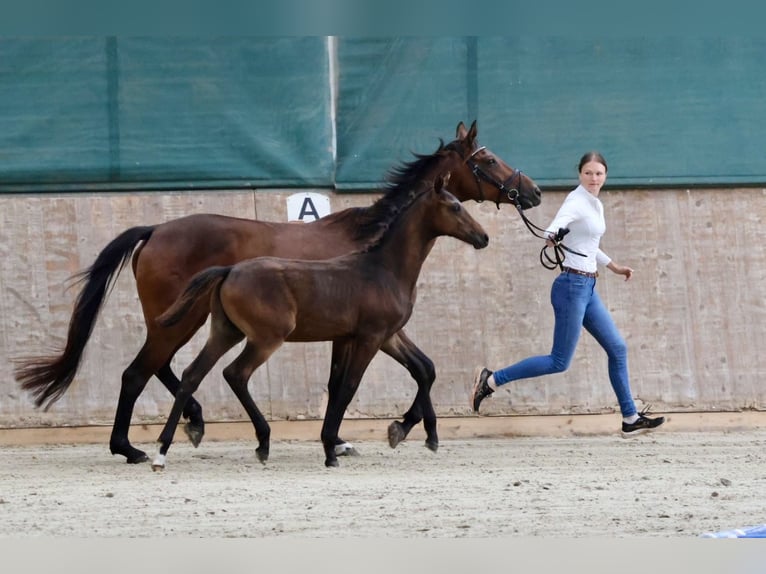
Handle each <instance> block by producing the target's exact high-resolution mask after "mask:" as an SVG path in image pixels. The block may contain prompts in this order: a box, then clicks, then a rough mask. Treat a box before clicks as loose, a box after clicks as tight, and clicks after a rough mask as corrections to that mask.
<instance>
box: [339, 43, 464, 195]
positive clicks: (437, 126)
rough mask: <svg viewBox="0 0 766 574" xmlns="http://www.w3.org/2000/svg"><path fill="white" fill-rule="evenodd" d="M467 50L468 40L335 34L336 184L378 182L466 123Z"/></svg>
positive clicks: (348, 185)
mask: <svg viewBox="0 0 766 574" xmlns="http://www.w3.org/2000/svg"><path fill="white" fill-rule="evenodd" d="M472 50H474V52H473V53H475V40H472V39H466V38H339V39H338V58H337V59H338V72H339V73H338V114H337V116H338V119H337V125H338V128H337V138H338V160H337V171H336V185H337V187H339V188H341V189H343V188H348V189H355V188H356V189H364V188H370V187H375V186H377V185H379V184H380V182H381V181H382V180H383V179H384V178H385V176H386V175H387V173H388V172H389V171H390V170H391V169H393V168H395V167H397V166H399V165H401V164H402V163H403V162H408V161H411V160H413V159H414V156H413V153H420V154H429V153H433V152H434V151H436V149H437V148H438V147H439V140H440V139H442V140H444V141H445V142H449V141H451V140H452V139H454V137H455V128H456V127H457V125H458V122H460V121H463V122H465V123H466V125H470V123H471V121H473V120H474V119H475V109H474V110H469V108H470V107H475V106H472V104H475V97H473V98H472V97H471V88H472V86H473V85H475V79H473V78H472V77H471V74H472V73H473V72H474V71H475V64H474V63H473V62H472V58H471V56H472ZM472 116H473V117H472Z"/></svg>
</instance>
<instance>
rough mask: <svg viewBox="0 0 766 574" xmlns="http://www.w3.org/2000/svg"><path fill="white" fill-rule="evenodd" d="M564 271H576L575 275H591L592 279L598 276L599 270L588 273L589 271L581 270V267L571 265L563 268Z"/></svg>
mask: <svg viewBox="0 0 766 574" xmlns="http://www.w3.org/2000/svg"><path fill="white" fill-rule="evenodd" d="M562 271H563V272H564V273H574V274H575V275H582V276H583V277H590V278H591V279H595V278H596V277H598V271H596V272H595V273H588V272H587V271H580V270H579V269H572V268H571V267H564V268H562Z"/></svg>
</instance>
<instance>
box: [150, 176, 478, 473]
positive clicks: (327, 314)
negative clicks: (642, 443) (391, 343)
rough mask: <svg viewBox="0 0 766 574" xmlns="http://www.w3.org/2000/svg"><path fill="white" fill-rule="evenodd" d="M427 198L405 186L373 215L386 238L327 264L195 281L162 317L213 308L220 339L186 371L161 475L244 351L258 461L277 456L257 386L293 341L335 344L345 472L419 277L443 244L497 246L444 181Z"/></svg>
mask: <svg viewBox="0 0 766 574" xmlns="http://www.w3.org/2000/svg"><path fill="white" fill-rule="evenodd" d="M429 183H430V185H424V186H421V187H425V188H426V189H425V190H423V189H419V190H418V189H412V188H411V187H410V186H398V187H396V188H393V189H392V190H390V191H389V192H388V193H387V194H386V195H385V196H384V197H383V198H381V199H380V200H378V201H377V202H376V203H375V205H374V206H373V207H372V208H371V210H369V212H368V221H364V222H363V223H361V225H362V226H364V227H366V228H372V229H379V230H382V231H381V233H380V237H379V238H378V239H377V240H376V241H373V242H372V243H371V244H370V245H369V246H367V247H366V248H365V249H364V250H362V251H360V252H356V253H351V254H348V255H341V256H339V257H335V258H332V259H327V260H322V261H308V260H304V259H280V258H276V257H259V258H257V259H248V260H246V261H242V262H240V263H237V264H236V265H234V266H218V267H211V268H209V269H207V270H205V271H202V272H200V273H198V274H197V275H195V276H194V277H193V278H192V280H191V281H190V283H189V284H188V286H187V287H186V289H185V290H184V292H183V293H182V294H181V296H180V297H179V298H178V299H177V300H176V302H175V303H173V305H172V306H171V307H170V308H169V309H168V310H167V311H166V312H165V313H163V314H162V315H161V316H160V317H158V318H157V323H158V325H159V326H160V327H166V328H168V327H172V325H174V324H177V323H178V322H179V321H181V320H183V318H184V316H185V315H186V314H187V313H189V312H190V310H191V309H194V308H197V307H199V306H201V305H206V306H208V308H209V309H210V322H211V327H210V334H209V336H208V339H207V342H206V343H205V346H204V347H203V348H202V350H201V351H200V352H199V354H198V355H197V357H196V358H195V359H194V360H193V361H192V363H191V364H190V365H189V367H188V368H186V369H185V370H184V372H183V376H182V378H181V386H180V388H179V390H178V392H177V393H176V396H175V401H174V403H173V407H172V409H171V412H170V415H169V417H168V420H167V422H166V424H165V427H164V428H163V430H162V433H161V434H160V438H159V442H160V450H159V453H158V454H157V456H156V458H155V459H154V462H152V468H153V469H155V470H157V469H161V468H164V467H165V457H166V455H167V452H168V449H169V448H170V444H171V443H172V441H173V435H174V433H175V429H176V427H177V426H178V421H179V419H180V418H181V414H182V410H183V407H184V404H185V403H186V401H187V400H188V399H189V398H190V397H191V396H192V393H194V392H195V391H196V390H197V388H198V387H199V385H200V383H201V382H202V379H203V378H204V377H205V375H207V373H208V372H210V369H212V368H213V366H214V365H215V363H216V362H217V361H218V360H219V359H220V358H221V357H222V356H223V355H224V353H226V352H227V351H228V350H229V349H231V348H232V347H234V345H236V344H237V343H239V342H240V341H242V339H243V338H244V339H245V340H246V343H245V346H244V348H243V349H242V352H241V353H240V354H239V355H238V356H237V358H236V359H234V361H233V362H232V363H231V364H230V365H228V366H227V367H226V368H225V369H224V371H223V376H224V379H226V382H227V383H228V384H229V386H230V387H231V389H232V390H233V391H234V394H235V395H236V396H237V398H238V399H239V401H240V402H241V403H242V406H243V407H244V408H245V410H246V411H247V413H248V415H249V416H250V420H251V421H252V422H253V426H254V427H255V432H256V436H257V438H258V448H257V449H256V456H257V457H258V459H259V460H261V462H265V461H266V459H267V458H268V455H269V438H270V429H269V425H268V423H267V422H266V419H265V418H264V417H263V415H262V414H261V412H260V411H259V410H258V407H257V406H256V404H255V401H254V400H253V398H252V395H251V394H250V392H249V391H248V388H247V383H248V380H249V379H250V377H251V375H252V374H253V373H254V372H255V370H256V369H257V368H258V367H259V366H260V365H262V364H263V363H264V362H266V360H267V359H268V358H269V357H270V356H271V354H272V353H274V351H276V350H277V349H278V348H279V347H280V346H281V345H282V343H284V342H285V341H295V342H311V341H332V363H331V365H330V380H329V382H328V383H327V388H328V391H329V393H328V404H327V410H326V413H325V418H324V423H323V424H322V433H321V437H322V445H323V446H324V452H325V465H326V466H338V459H337V457H336V452H335V446H336V443H337V439H338V430H339V428H340V424H341V421H342V419H343V414H344V413H345V411H346V407H347V406H348V404H349V402H350V401H351V399H352V398H353V397H354V394H355V393H356V390H357V388H358V387H359V383H360V381H361V379H362V375H363V374H364V372H365V370H366V369H367V366H368V365H369V364H370V361H371V360H372V358H373V357H374V356H375V353H377V352H378V350H379V349H380V348H381V347H382V346H383V344H384V343H385V342H386V341H388V340H389V339H390V338H391V337H392V336H393V335H394V334H396V333H398V332H400V331H401V329H402V328H403V327H404V325H405V324H406V323H407V321H408V320H409V318H410V315H411V314H412V309H413V306H414V304H415V292H416V289H415V287H416V284H417V280H418V276H419V275H420V270H421V268H422V266H423V262H424V261H425V259H426V257H427V256H428V254H429V253H430V252H431V248H432V247H433V246H434V243H435V242H436V239H437V238H438V237H440V236H442V235H449V236H451V237H456V238H457V239H460V240H461V241H464V242H466V243H468V244H470V245H473V247H474V248H476V249H482V248H484V247H486V246H487V244H488V243H489V237H488V236H487V233H486V232H485V231H484V229H483V228H482V227H481V225H479V223H478V222H477V221H476V220H475V219H474V218H473V217H471V215H470V213H468V211H467V210H466V209H464V208H463V206H462V205H461V203H460V202H459V201H458V200H457V198H455V196H454V195H452V194H451V193H449V192H448V191H446V190H445V189H443V179H442V176H441V175H439V176H437V177H436V179H435V180H434V181H433V182H429Z"/></svg>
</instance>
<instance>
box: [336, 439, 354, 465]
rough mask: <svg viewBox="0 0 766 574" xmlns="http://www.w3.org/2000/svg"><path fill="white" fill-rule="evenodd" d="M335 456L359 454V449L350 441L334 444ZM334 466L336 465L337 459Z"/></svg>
mask: <svg viewBox="0 0 766 574" xmlns="http://www.w3.org/2000/svg"><path fill="white" fill-rule="evenodd" d="M335 456H359V451H357V450H356V449H355V448H354V445H352V444H351V443H350V442H344V443H341V444H336V445H335ZM335 466H337V461H336V464H335Z"/></svg>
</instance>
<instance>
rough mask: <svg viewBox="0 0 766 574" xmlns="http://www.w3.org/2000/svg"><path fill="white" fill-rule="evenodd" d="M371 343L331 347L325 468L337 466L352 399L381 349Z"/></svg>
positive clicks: (324, 436)
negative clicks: (340, 438)
mask: <svg viewBox="0 0 766 574" xmlns="http://www.w3.org/2000/svg"><path fill="white" fill-rule="evenodd" d="M379 347H380V346H379V344H375V343H374V342H372V341H363V342H359V341H354V340H351V341H343V342H341V341H335V342H334V343H333V347H332V364H331V367H330V380H329V382H328V384H327V388H328V400H327V410H326V411H325V417H324V421H323V423H322V432H321V438H322V445H323V446H324V452H325V466H328V467H335V466H338V458H337V453H336V445H337V442H338V431H339V429H340V424H341V422H342V421H343V414H344V413H345V412H346V408H347V407H348V405H349V403H350V402H351V399H353V398H354V394H355V393H356V390H357V388H358V387H359V382H360V381H361V380H362V375H363V374H364V372H365V370H367V367H368V365H369V364H370V361H372V358H373V357H374V356H375V353H376V352H377V351H378V349H379Z"/></svg>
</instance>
